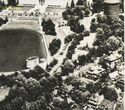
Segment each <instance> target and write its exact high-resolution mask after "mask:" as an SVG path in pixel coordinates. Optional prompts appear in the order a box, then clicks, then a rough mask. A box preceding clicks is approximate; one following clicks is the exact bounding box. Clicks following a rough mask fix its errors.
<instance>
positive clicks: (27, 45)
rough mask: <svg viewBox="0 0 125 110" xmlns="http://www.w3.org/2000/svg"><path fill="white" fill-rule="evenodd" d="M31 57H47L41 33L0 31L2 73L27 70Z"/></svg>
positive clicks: (20, 30) (17, 30) (0, 68)
mask: <svg viewBox="0 0 125 110" xmlns="http://www.w3.org/2000/svg"><path fill="white" fill-rule="evenodd" d="M31 56H39V57H40V58H46V56H47V55H46V50H45V45H44V43H43V40H42V37H41V35H40V34H39V33H37V32H35V31H31V30H26V29H9V30H1V31H0V72H9V71H17V70H21V69H25V63H26V62H25V60H26V58H28V57H31Z"/></svg>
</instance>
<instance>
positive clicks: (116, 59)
mask: <svg viewBox="0 0 125 110" xmlns="http://www.w3.org/2000/svg"><path fill="white" fill-rule="evenodd" d="M122 59H123V58H122V55H120V54H118V53H114V54H111V55H110V56H108V57H106V58H105V59H104V61H105V62H106V64H107V65H108V66H109V67H110V68H111V69H113V68H115V67H116V66H118V65H121V62H122Z"/></svg>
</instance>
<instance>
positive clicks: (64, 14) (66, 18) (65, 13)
mask: <svg viewBox="0 0 125 110" xmlns="http://www.w3.org/2000/svg"><path fill="white" fill-rule="evenodd" d="M62 17H63V19H64V20H68V13H67V11H64V12H62Z"/></svg>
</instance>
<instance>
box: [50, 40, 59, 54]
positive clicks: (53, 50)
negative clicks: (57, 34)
mask: <svg viewBox="0 0 125 110" xmlns="http://www.w3.org/2000/svg"><path fill="white" fill-rule="evenodd" d="M60 46H61V40H60V39H54V40H53V41H52V42H51V43H50V44H49V50H50V53H51V55H52V56H53V55H54V54H56V52H57V51H58V50H59V48H60Z"/></svg>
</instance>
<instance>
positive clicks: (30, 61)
mask: <svg viewBox="0 0 125 110" xmlns="http://www.w3.org/2000/svg"><path fill="white" fill-rule="evenodd" d="M37 65H39V57H37V56H32V57H29V58H27V59H26V67H27V68H29V69H34V68H35V67H36V66H37Z"/></svg>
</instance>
